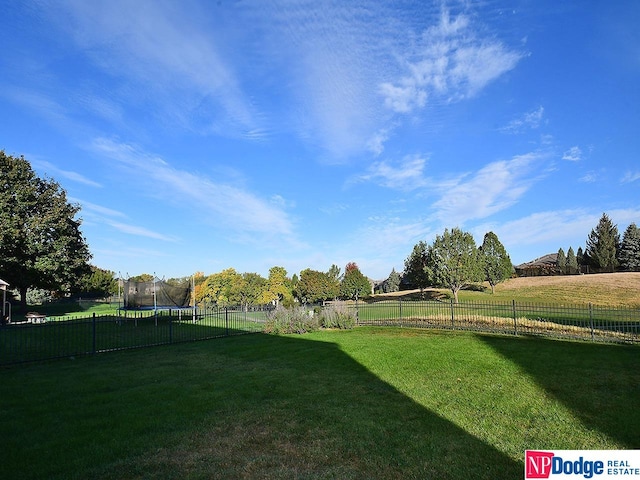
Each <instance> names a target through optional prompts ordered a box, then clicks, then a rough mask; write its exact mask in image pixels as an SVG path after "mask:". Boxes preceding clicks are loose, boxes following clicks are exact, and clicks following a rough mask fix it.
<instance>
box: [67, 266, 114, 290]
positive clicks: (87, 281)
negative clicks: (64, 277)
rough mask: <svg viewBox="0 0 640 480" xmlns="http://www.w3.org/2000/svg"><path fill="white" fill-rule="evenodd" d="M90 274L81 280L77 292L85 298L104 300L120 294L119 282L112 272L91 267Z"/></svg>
mask: <svg viewBox="0 0 640 480" xmlns="http://www.w3.org/2000/svg"><path fill="white" fill-rule="evenodd" d="M90 269H91V270H90V272H89V273H87V274H85V275H84V276H83V277H82V278H81V280H80V286H79V289H78V291H77V293H78V294H79V295H82V296H83V297H93V298H104V297H109V296H111V295H113V294H114V293H117V292H118V281H117V280H116V278H115V273H114V272H112V271H111V270H105V269H102V268H98V267H95V266H93V265H91V266H90Z"/></svg>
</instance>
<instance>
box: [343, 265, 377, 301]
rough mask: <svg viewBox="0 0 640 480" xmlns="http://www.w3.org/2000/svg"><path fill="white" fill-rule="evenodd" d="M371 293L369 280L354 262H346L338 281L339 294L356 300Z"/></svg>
mask: <svg viewBox="0 0 640 480" xmlns="http://www.w3.org/2000/svg"><path fill="white" fill-rule="evenodd" d="M370 294H371V282H370V281H369V279H368V278H367V277H365V276H364V275H363V274H362V272H361V271H360V269H359V268H358V265H356V263H355V262H349V263H347V266H346V267H345V269H344V276H343V277H342V282H341V283H340V296H341V297H342V298H344V299H351V300H357V299H358V298H362V297H366V296H368V295H370Z"/></svg>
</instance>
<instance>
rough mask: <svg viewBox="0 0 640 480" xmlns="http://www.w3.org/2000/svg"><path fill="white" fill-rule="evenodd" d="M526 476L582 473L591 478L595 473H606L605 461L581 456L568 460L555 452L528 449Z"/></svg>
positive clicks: (539, 476)
mask: <svg viewBox="0 0 640 480" xmlns="http://www.w3.org/2000/svg"><path fill="white" fill-rule="evenodd" d="M525 472H526V473H525V478H527V479H529V478H532V479H533V478H549V475H550V474H551V473H552V472H553V473H554V474H562V473H563V474H566V475H572V474H573V475H582V476H583V477H584V478H591V477H593V476H594V475H601V474H602V473H604V462H603V461H602V460H596V461H592V460H585V459H584V457H579V458H578V460H574V461H570V460H569V461H566V460H564V459H563V458H562V457H559V456H556V455H555V453H553V452H540V451H535V450H527V452H526V454H525Z"/></svg>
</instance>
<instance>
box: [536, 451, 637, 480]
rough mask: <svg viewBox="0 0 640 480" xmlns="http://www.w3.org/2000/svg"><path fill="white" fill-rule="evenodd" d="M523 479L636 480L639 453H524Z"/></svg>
mask: <svg viewBox="0 0 640 480" xmlns="http://www.w3.org/2000/svg"><path fill="white" fill-rule="evenodd" d="M524 462H525V463H524V475H525V477H524V478H525V480H529V479H537V478H549V477H553V478H587V479H589V478H593V477H594V476H597V478H598V479H609V478H620V477H624V478H638V479H640V450H554V451H541V450H527V451H526V452H525V458H524Z"/></svg>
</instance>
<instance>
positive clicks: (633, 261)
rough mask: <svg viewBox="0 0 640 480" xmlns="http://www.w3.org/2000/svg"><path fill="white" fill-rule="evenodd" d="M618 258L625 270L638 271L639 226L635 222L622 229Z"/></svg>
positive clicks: (639, 257) (639, 262) (639, 259)
mask: <svg viewBox="0 0 640 480" xmlns="http://www.w3.org/2000/svg"><path fill="white" fill-rule="evenodd" d="M619 260H620V265H621V266H622V268H624V269H625V270H630V271H632V272H638V271H640V228H638V227H637V226H636V224H635V223H632V224H631V225H629V226H628V227H627V229H626V230H625V231H624V235H623V236H622V244H621V246H620V254H619Z"/></svg>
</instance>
